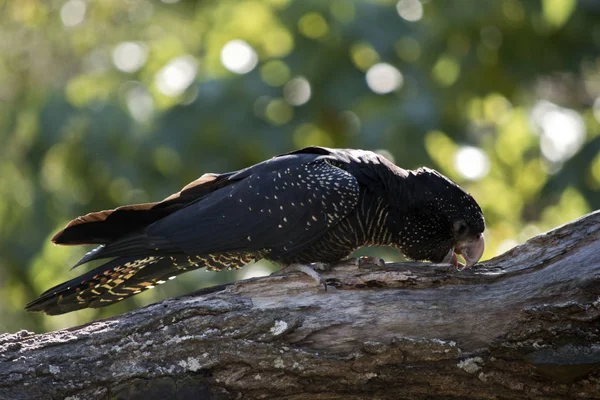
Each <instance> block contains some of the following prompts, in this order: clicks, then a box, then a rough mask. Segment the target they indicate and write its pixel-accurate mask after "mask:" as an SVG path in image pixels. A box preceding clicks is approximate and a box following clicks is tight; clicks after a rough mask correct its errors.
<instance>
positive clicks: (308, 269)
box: [277, 263, 329, 290]
mask: <svg viewBox="0 0 600 400" xmlns="http://www.w3.org/2000/svg"><path fill="white" fill-rule="evenodd" d="M328 268H329V265H327V264H324V263H313V264H311V265H306V264H290V265H288V266H287V267H285V268H283V269H281V270H279V272H278V273H277V274H278V275H285V274H287V273H289V272H302V273H303V274H306V275H308V276H310V277H311V278H313V279H314V281H315V282H316V283H317V287H320V286H323V288H324V289H325V290H327V282H326V281H325V279H323V277H322V276H321V274H319V273H318V272H317V271H315V269H319V270H320V271H325V270H327V269H328Z"/></svg>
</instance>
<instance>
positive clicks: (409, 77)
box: [0, 0, 600, 332]
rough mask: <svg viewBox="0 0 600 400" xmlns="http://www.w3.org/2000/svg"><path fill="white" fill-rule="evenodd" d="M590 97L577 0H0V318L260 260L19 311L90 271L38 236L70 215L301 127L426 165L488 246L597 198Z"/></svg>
mask: <svg viewBox="0 0 600 400" xmlns="http://www.w3.org/2000/svg"><path fill="white" fill-rule="evenodd" d="M232 41H233V42H232ZM226 45H227V47H225V46H226ZM224 48H225V50H224ZM254 62H256V65H254ZM225 66H228V68H229V69H228V68H226V67H225ZM232 70H233V72H232ZM236 71H237V73H236ZM599 96H600V2H597V1H593V0H587V1H586V0H580V1H576V0H545V1H534V0H531V1H524V0H523V1H520V0H498V1H476V0H462V1H461V0H456V1H443V0H436V1H433V0H430V1H425V0H423V1H418V0H400V1H399V2H396V1H388V0H372V1H357V0H356V1H354V0H332V1H323V0H312V1H310V0H298V1H287V0H265V1H251V0H244V1H198V2H196V1H176V0H169V1H163V2H160V1H149V0H118V1H117V0H112V1H111V0H103V1H83V0H68V1H66V2H65V1H45V0H19V1H0V177H1V179H0V332H5V331H8V332H12V331H16V330H18V329H22V328H28V329H34V330H36V331H44V330H50V329H56V328H60V327H66V326H73V325H76V324H80V323H83V322H86V321H90V320H92V319H94V318H99V317H105V316H109V315H115V314H119V313H122V312H124V311H126V310H129V309H132V308H136V307H140V306H141V305H144V304H148V303H150V302H154V301H157V300H159V299H162V298H165V297H167V296H174V295H177V294H182V293H186V292H189V291H192V290H194V289H197V288H200V287H204V286H210V285H214V284H216V283H219V282H223V281H224V280H232V279H240V278H242V277H245V276H249V275H251V274H259V273H263V274H264V273H267V272H268V271H269V270H270V268H272V266H270V265H267V264H265V263H259V264H258V265H256V266H254V267H246V268H244V269H242V270H240V271H239V272H237V273H221V274H215V273H213V272H206V271H204V270H200V271H196V272H193V273H189V274H187V275H183V276H181V277H179V278H178V279H176V280H174V281H173V282H169V284H167V285H163V286H161V287H159V288H157V289H154V290H153V291H150V292H146V293H144V294H142V295H140V296H136V297H134V298H132V299H130V300H127V301H124V302H123V303H120V304H118V305H115V306H112V307H109V308H107V309H103V310H84V311H80V312H76V313H72V314H67V315H65V316H61V317H43V316H41V315H36V314H28V313H26V312H24V311H23V307H24V305H25V304H26V303H27V302H28V301H30V300H32V299H33V298H35V297H36V296H37V295H39V294H40V293H41V292H42V291H44V290H46V289H48V288H49V287H50V286H52V285H55V284H57V283H60V282H62V281H64V280H67V279H70V278H73V277H75V276H76V275H77V274H79V273H82V272H83V271H84V270H85V269H86V268H89V266H83V267H80V268H79V270H76V271H71V272H70V271H69V268H70V266H71V265H73V264H74V263H75V262H76V261H77V260H78V258H79V257H80V256H81V255H82V254H83V253H84V252H85V251H86V249H84V248H74V247H55V246H53V245H52V244H51V243H50V241H49V239H50V237H51V236H52V234H53V233H54V232H56V231H57V230H59V229H61V228H62V227H63V226H64V224H65V223H66V222H67V221H69V220H70V219H72V218H74V217H76V216H77V215H81V214H85V213H87V212H91V211H96V210H100V209H106V208H112V207H115V206H118V205H123V204H127V203H136V202H146V201H156V200H160V199H161V198H163V197H166V196H167V195H169V194H170V193H172V192H175V191H178V190H179V189H180V188H181V187H182V186H184V185H185V184H187V183H188V182H189V181H191V180H194V179H196V178H197V177H198V176H200V175H201V174H202V173H204V172H226V171H230V170H234V169H239V168H242V167H245V166H247V165H249V164H253V163H256V162H259V161H261V160H263V159H265V158H269V157H271V156H273V155H276V154H279V153H282V152H286V151H290V150H293V149H296V148H299V147H303V146H307V145H325V146H334V147H355V148H364V149H370V150H378V151H383V152H384V154H386V155H387V156H388V157H390V158H393V159H394V160H395V162H396V163H397V164H398V165H400V166H402V167H405V168H415V167H418V166H421V165H427V166H430V167H433V168H436V169H438V170H440V171H441V172H443V173H444V174H446V175H448V176H449V177H451V178H452V179H454V180H456V181H457V182H459V183H460V184H461V185H463V186H464V187H465V188H466V189H467V190H469V191H470V192H471V193H472V194H473V196H474V197H475V198H476V199H477V200H478V202H479V203H480V205H481V206H482V208H483V210H484V213H485V216H486V221H487V231H486V241H487V250H486V253H485V255H484V259H485V258H489V257H493V256H494V255H496V254H499V253H501V252H504V251H506V250H507V249H509V248H511V247H513V246H514V245H516V244H517V243H521V242H523V241H525V240H526V239H528V238H529V237H531V236H534V235H536V234H538V233H540V232H543V231H545V230H548V229H551V228H553V227H556V226H557V225H559V224H562V223H564V222H567V221H569V220H572V219H574V218H577V217H579V216H581V215H582V214H584V213H586V212H589V211H591V210H594V209H596V208H598V205H599V204H600V193H599V191H598V189H599V188H600V156H599V155H598V153H599V149H600V137H599V136H600V123H599V121H600V97H599ZM378 254H385V255H386V257H387V258H388V259H389V260H391V259H395V258H397V256H396V255H394V254H393V253H390V252H389V251H387V252H386V251H383V250H379V253H378Z"/></svg>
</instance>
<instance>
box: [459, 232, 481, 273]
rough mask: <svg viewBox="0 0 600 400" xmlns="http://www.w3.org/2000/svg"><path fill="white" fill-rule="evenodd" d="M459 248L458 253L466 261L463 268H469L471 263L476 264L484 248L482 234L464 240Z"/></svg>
mask: <svg viewBox="0 0 600 400" xmlns="http://www.w3.org/2000/svg"><path fill="white" fill-rule="evenodd" d="M459 250H460V254H461V255H462V256H463V258H464V259H465V261H466V262H467V263H466V265H465V268H471V267H472V266H473V265H475V264H477V262H478V261H479V259H480V258H481V256H482V255H483V251H484V250H485V240H484V239H483V234H481V233H480V234H479V236H477V238H476V239H474V240H472V241H469V242H465V243H464V244H463V245H462V246H461V247H460V249H459Z"/></svg>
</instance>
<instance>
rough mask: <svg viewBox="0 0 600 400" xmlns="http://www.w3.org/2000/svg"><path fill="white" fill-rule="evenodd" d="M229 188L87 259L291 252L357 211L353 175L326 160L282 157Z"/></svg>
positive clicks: (244, 173)
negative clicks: (156, 255)
mask: <svg viewBox="0 0 600 400" xmlns="http://www.w3.org/2000/svg"><path fill="white" fill-rule="evenodd" d="M229 179H230V180H232V181H233V183H231V184H229V185H227V186H224V187H222V188H220V189H218V190H216V191H214V192H212V193H210V194H208V195H206V196H205V197H203V198H202V199H200V200H199V201H196V202H193V203H190V204H189V205H187V206H186V207H185V208H183V209H181V210H178V211H175V212H173V213H172V214H170V215H167V216H166V217H164V218H162V219H160V220H158V221H156V222H154V223H152V224H150V225H148V226H147V227H146V228H144V229H141V230H139V231H137V232H134V233H131V234H129V235H126V236H125V237H123V238H121V239H119V240H117V241H115V242H113V243H110V244H107V245H105V246H101V247H100V248H98V249H96V250H94V251H92V252H90V253H89V254H88V255H86V257H84V258H83V259H82V260H81V262H80V263H79V264H81V263H84V262H87V261H90V260H92V259H98V258H107V257H114V256H144V255H152V254H181V253H183V254H187V255H198V254H211V253H219V252H236V251H239V252H251V251H272V252H276V253H281V252H292V251H294V250H295V249H297V248H300V247H302V246H305V245H306V244H308V243H311V242H313V241H315V240H318V238H319V237H320V236H321V235H323V234H324V233H325V232H326V231H327V229H328V228H329V227H331V226H332V225H334V224H336V223H337V222H338V221H339V220H340V219H341V218H343V217H344V216H346V215H347V214H348V213H350V212H351V211H352V210H354V208H355V207H356V204H357V202H358V197H359V185H358V183H357V181H356V179H355V177H354V176H353V175H352V174H350V173H348V172H347V171H345V170H344V169H341V168H338V167H336V166H334V165H333V162H332V158H331V157H330V156H328V155H315V154H295V155H285V156H281V157H277V158H274V159H271V160H268V161H266V162H263V163H261V164H257V165H255V166H253V167H250V168H247V169H245V170H241V171H240V172H238V173H236V174H233V175H231V176H230V177H229Z"/></svg>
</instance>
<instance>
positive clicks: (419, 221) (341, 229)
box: [27, 147, 485, 315]
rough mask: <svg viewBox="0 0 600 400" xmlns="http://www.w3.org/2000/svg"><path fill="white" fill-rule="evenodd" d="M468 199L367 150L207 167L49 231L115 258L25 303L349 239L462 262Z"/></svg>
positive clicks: (337, 246) (36, 304)
mask: <svg viewBox="0 0 600 400" xmlns="http://www.w3.org/2000/svg"><path fill="white" fill-rule="evenodd" d="M484 229H485V223H484V218H483V214H482V212H481V209H480V207H479V205H478V204H477V202H476V201H475V200H474V199H473V197H471V195H469V194H468V193H467V192H465V191H464V190H463V189H461V188H460V187H459V186H458V185H457V184H455V183H454V182H452V181H451V180H449V179H448V178H446V177H444V176H443V175H442V174H440V173H439V172H436V171H434V170H432V169H428V168H420V169H418V170H415V171H410V170H405V169H402V168H400V167H397V166H396V165H394V164H393V163H391V162H390V161H388V160H387V159H385V158H384V157H382V156H380V155H378V154H376V153H373V152H370V151H365V150H351V149H329V148H324V147H308V148H305V149H302V150H298V151H294V152H292V153H287V154H283V155H280V156H277V157H274V158H272V159H270V160H266V161H263V162H261V163H258V164H256V165H253V166H251V167H248V168H246V169H242V170H240V171H235V172H229V173H225V174H205V175H203V176H202V177H200V178H199V179H198V180H196V181H194V182H192V183H190V184H189V185H187V186H186V187H184V188H183V190H181V191H180V192H179V193H176V194H174V195H172V196H169V197H167V198H166V199H164V200H163V201H161V202H158V203H147V204H137V205H130V206H124V207H119V208H116V209H114V210H107V211H100V212H95V213H91V214H87V215H85V216H82V217H78V218H76V219H74V220H73V221H71V222H70V223H69V224H68V225H67V226H66V227H65V228H64V229H63V230H62V231H60V232H58V233H57V234H56V235H55V236H54V237H53V238H52V241H53V242H54V243H56V244H60V245H79V244H99V245H100V246H99V247H97V248H96V249H94V250H92V251H91V252H89V253H88V254H86V255H85V256H84V257H83V258H82V259H81V260H80V261H79V262H78V263H77V264H76V266H77V265H80V264H83V263H86V262H88V261H91V260H96V259H105V258H113V259H112V260H111V261H109V262H107V263H106V264H104V265H102V266H100V267H98V268H96V269H94V270H92V271H90V272H88V273H86V274H84V275H82V276H79V277H78V278H75V279H72V280H70V281H68V282H65V283H63V284H60V285H58V286H56V287H53V288H52V289H49V290H48V291H46V292H45V293H44V294H42V295H41V296H40V297H39V298H38V299H36V300H34V301H33V302H31V303H30V304H28V305H27V310H29V311H43V312H45V313H47V314H50V315H54V314H62V313H66V312H69V311H73V310H78V309H81V308H87V307H93V308H97V307H103V306H106V305H110V304H113V303H115V302H118V301H121V300H123V299H125V298H127V297H130V296H132V295H135V294H137V293H140V292H142V291H144V290H147V289H150V288H152V287H154V286H155V285H157V284H160V283H163V282H165V281H167V280H169V279H172V278H173V277H175V276H176V275H179V274H181V273H183V272H186V271H190V270H193V269H196V268H202V267H205V268H210V269H214V270H220V269H222V268H239V267H242V266H243V265H245V264H247V263H248V262H250V261H252V260H258V259H261V258H266V259H268V260H271V261H273V262H276V263H279V264H281V265H295V264H309V263H314V262H320V263H335V262H338V261H340V260H342V259H344V258H345V257H347V256H348V255H350V254H351V253H352V252H353V251H354V250H355V249H356V248H358V247H361V246H368V245H378V246H382V245H384V246H392V247H394V248H396V249H398V250H400V251H401V252H402V253H404V254H405V255H406V256H407V257H409V258H411V259H414V260H430V261H432V262H435V263H453V264H455V265H457V266H458V265H459V264H458V261H457V257H456V254H461V255H462V256H463V258H464V259H465V261H466V267H467V268H468V267H471V266H472V265H473V264H475V263H476V262H477V261H478V260H479V259H480V258H481V255H482V254H483V250H484V240H483V235H482V233H483V231H484Z"/></svg>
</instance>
